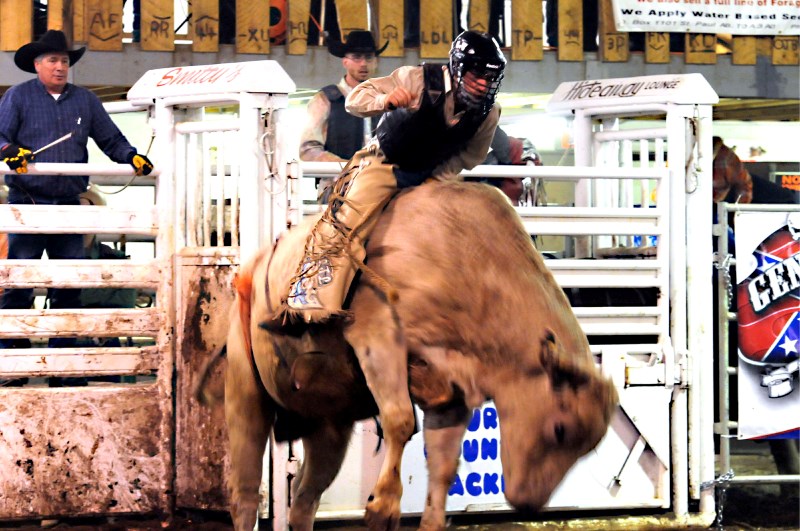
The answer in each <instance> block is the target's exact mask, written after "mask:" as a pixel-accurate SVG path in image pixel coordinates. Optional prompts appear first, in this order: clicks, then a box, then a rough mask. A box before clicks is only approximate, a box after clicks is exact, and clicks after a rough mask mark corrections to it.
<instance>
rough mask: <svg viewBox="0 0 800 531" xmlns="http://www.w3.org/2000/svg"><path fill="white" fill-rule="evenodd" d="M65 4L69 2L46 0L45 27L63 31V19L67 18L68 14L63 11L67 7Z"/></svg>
mask: <svg viewBox="0 0 800 531" xmlns="http://www.w3.org/2000/svg"><path fill="white" fill-rule="evenodd" d="M66 4H69V1H67V2H64V0H50V1H49V2H47V29H53V30H61V31H64V29H65V28H64V20H65V19H66V20H69V15H67V14H65V13H64V10H65V9H66V7H67V6H66ZM64 33H65V34H66V33H67V32H66V31H64ZM68 37H69V36H68ZM67 40H69V38H67Z"/></svg>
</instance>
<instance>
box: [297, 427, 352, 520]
mask: <svg viewBox="0 0 800 531" xmlns="http://www.w3.org/2000/svg"><path fill="white" fill-rule="evenodd" d="M352 431H353V425H352V423H351V424H345V425H342V424H335V423H332V422H327V423H323V424H321V425H320V427H319V429H317V430H316V431H315V432H314V433H313V434H312V435H310V436H308V437H304V438H303V454H304V455H303V464H302V466H301V467H300V471H299V473H298V475H297V477H296V478H295V480H294V482H293V484H292V503H291V508H290V509H289V525H290V526H291V528H292V531H311V530H312V529H313V527H314V515H315V514H316V512H317V508H318V507H319V499H320V497H321V496H322V493H323V492H325V489H327V488H328V487H329V486H330V484H331V483H332V482H333V480H334V479H335V478H336V474H338V473H339V469H340V468H341V467H342V461H344V456H345V453H346V452H347V443H348V442H349V441H350V434H351V433H352Z"/></svg>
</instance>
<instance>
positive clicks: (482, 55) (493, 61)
mask: <svg viewBox="0 0 800 531" xmlns="http://www.w3.org/2000/svg"><path fill="white" fill-rule="evenodd" d="M505 67H506V58H505V56H504V55H503V52H502V51H501V50H500V45H499V44H497V41H496V40H494V37H492V36H491V35H489V34H488V33H481V32H478V31H472V30H468V31H465V32H463V33H461V34H460V35H459V36H458V37H456V39H455V40H454V41H453V45H452V46H451V47H450V65H449V68H450V75H451V76H452V78H453V81H454V82H455V88H454V91H455V97H456V102H458V103H460V104H461V105H463V106H464V107H466V108H467V109H469V110H473V111H479V112H488V111H489V109H491V108H492V105H494V100H495V98H496V97H497V91H498V90H500V81H501V80H502V79H503V70H505ZM467 72H472V73H473V74H475V75H476V76H478V77H479V78H481V79H485V80H486V81H488V82H489V90H488V91H487V93H486V94H485V95H483V96H474V95H472V94H470V93H469V92H468V91H467V90H466V88H465V87H464V84H463V80H464V74H466V73H467Z"/></svg>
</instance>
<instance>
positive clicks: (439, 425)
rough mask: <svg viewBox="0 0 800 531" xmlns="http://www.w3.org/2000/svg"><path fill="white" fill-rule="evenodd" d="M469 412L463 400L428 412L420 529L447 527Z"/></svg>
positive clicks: (427, 530) (425, 432)
mask: <svg viewBox="0 0 800 531" xmlns="http://www.w3.org/2000/svg"><path fill="white" fill-rule="evenodd" d="M469 418H470V411H469V409H468V408H467V407H466V406H465V405H464V404H463V403H457V404H450V405H447V406H442V407H438V408H436V409H432V410H426V411H425V420H424V421H423V422H424V426H425V431H424V434H425V450H426V454H427V463H428V496H427V497H426V498H425V510H424V511H423V513H422V521H421V522H420V526H419V528H420V529H423V530H425V531H433V530H437V531H438V530H442V529H445V504H446V502H447V493H448V491H449V490H450V486H451V485H452V484H453V478H455V475H456V472H457V471H458V458H459V455H460V453H461V441H462V439H463V438H464V431H465V430H466V428H467V424H468V423H469Z"/></svg>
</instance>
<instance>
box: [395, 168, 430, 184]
mask: <svg viewBox="0 0 800 531" xmlns="http://www.w3.org/2000/svg"><path fill="white" fill-rule="evenodd" d="M392 171H393V172H394V178H395V179H396V180H397V188H408V187H409V186H417V185H420V184H422V183H423V182H425V179H427V178H428V177H430V176H431V174H432V173H433V171H432V170H417V171H410V170H401V169H400V168H398V167H397V166H395V167H394V168H392Z"/></svg>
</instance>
